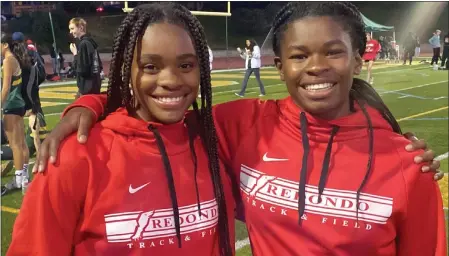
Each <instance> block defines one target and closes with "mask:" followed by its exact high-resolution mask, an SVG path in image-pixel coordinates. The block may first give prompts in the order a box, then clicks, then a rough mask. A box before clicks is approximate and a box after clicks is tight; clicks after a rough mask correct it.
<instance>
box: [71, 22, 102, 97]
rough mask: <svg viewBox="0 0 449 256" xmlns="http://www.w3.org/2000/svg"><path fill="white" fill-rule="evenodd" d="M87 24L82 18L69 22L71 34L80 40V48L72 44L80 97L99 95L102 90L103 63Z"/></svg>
mask: <svg viewBox="0 0 449 256" xmlns="http://www.w3.org/2000/svg"><path fill="white" fill-rule="evenodd" d="M86 28H87V23H86V21H85V20H84V19H82V18H73V19H71V20H70V22H69V30H70V34H72V36H73V37H74V38H78V39H79V40H80V42H79V44H78V46H76V45H75V44H73V43H72V44H70V51H71V52H72V53H73V55H74V60H73V62H74V63H73V64H74V66H75V69H76V82H77V86H78V90H79V91H78V96H80V95H86V94H98V93H100V89H101V78H100V73H101V61H100V56H99V54H98V51H97V48H98V45H97V43H96V42H95V41H94V40H93V39H92V38H91V37H89V36H88V35H86V33H87V32H86V31H87V30H86Z"/></svg>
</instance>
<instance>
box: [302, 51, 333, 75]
mask: <svg viewBox="0 0 449 256" xmlns="http://www.w3.org/2000/svg"><path fill="white" fill-rule="evenodd" d="M329 69H330V66H329V63H328V60H327V58H326V57H325V56H322V55H321V54H314V55H312V56H310V57H309V61H308V63H307V67H306V72H307V74H308V75H310V76H319V75H321V74H323V73H326V72H327V71H329Z"/></svg>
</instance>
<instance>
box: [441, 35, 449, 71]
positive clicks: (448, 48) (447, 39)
mask: <svg viewBox="0 0 449 256" xmlns="http://www.w3.org/2000/svg"><path fill="white" fill-rule="evenodd" d="M445 64H446V69H449V32H448V33H447V34H446V35H445V36H444V40H443V57H441V68H442V69H444V68H445V67H444V65H445Z"/></svg>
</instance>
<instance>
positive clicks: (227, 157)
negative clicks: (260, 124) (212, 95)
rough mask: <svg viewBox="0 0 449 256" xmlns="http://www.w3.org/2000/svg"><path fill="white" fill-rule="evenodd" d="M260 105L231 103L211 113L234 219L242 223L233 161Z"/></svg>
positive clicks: (251, 101)
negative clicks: (230, 189)
mask: <svg viewBox="0 0 449 256" xmlns="http://www.w3.org/2000/svg"><path fill="white" fill-rule="evenodd" d="M260 103H261V102H260V101H259V100H237V101H231V102H227V103H223V104H218V105H215V106H214V108H213V112H212V113H213V115H214V121H215V128H216V130H217V137H218V151H219V156H220V159H221V160H222V161H223V163H224V165H225V168H226V173H227V174H228V176H229V178H230V179H231V182H232V192H233V195H234V200H235V204H236V209H235V218H236V219H238V220H240V221H243V222H245V216H244V211H243V204H242V202H241V197H240V188H239V184H240V169H238V168H237V169H236V168H234V166H233V159H234V155H235V154H236V152H237V150H238V148H239V145H240V143H241V141H242V140H243V139H244V136H245V135H246V134H247V133H248V132H249V131H250V130H251V127H252V126H253V124H254V123H255V121H256V119H257V116H258V112H259V111H258V109H259V105H260Z"/></svg>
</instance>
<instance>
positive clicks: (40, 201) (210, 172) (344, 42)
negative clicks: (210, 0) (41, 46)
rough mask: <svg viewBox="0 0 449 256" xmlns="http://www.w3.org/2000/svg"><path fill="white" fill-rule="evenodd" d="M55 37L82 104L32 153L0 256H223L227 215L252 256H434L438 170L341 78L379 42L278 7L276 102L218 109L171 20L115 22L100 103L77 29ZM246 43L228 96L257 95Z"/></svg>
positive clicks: (190, 29)
mask: <svg viewBox="0 0 449 256" xmlns="http://www.w3.org/2000/svg"><path fill="white" fill-rule="evenodd" d="M69 29H70V33H71V34H72V35H73V36H74V37H76V38H78V39H80V43H79V45H71V47H70V48H71V51H72V53H73V54H74V56H75V60H76V62H75V63H76V64H75V66H76V70H77V76H80V77H79V78H77V85H78V88H79V94H80V97H79V98H78V99H77V100H76V101H75V103H73V104H72V105H71V106H69V107H68V108H67V109H66V111H65V112H64V114H63V117H62V119H61V121H60V123H59V124H58V125H57V126H56V127H55V128H54V129H53V131H52V132H51V133H50V134H48V135H47V137H46V139H45V140H44V141H43V142H42V143H41V145H40V147H39V149H38V154H37V158H36V164H35V165H34V168H33V172H34V173H36V175H35V177H34V179H33V181H32V182H31V185H30V187H29V188H28V191H27V193H26V194H25V196H24V200H23V204H22V207H21V210H20V213H19V215H18V217H17V219H16V221H15V224H14V230H13V235H12V242H11V244H10V247H9V249H8V252H7V255H8V256H9V255H11V256H12V255H34V254H39V255H144V254H151V255H153V254H154V255H176V254H183V255H198V256H211V255H220V256H231V255H235V246H234V244H235V243H234V242H235V230H234V227H235V226H234V219H235V218H237V219H240V220H242V221H244V222H245V223H246V225H247V227H248V235H249V238H250V241H251V248H252V251H253V253H254V254H255V255H268V256H272V255H273V256H274V255H325V254H332V255H380V254H385V255H437V256H442V255H447V246H446V234H445V230H444V228H443V227H444V212H443V207H442V198H441V194H440V191H439V188H438V185H437V183H436V182H435V181H434V180H435V179H440V178H441V175H438V177H436V176H434V175H433V174H432V173H430V172H428V171H429V170H435V169H437V168H438V167H439V162H438V161H434V160H433V157H434V156H433V154H432V152H430V151H428V150H427V148H426V145H425V143H423V142H422V141H418V140H417V139H416V138H414V137H413V136H411V137H408V136H404V135H403V133H402V131H401V128H400V127H399V124H398V122H397V120H396V119H395V117H394V116H393V115H392V113H391V111H390V110H389V108H388V107H387V106H386V105H385V104H384V102H383V101H382V99H381V97H380V96H379V94H378V93H377V92H376V91H375V90H374V89H373V87H372V86H371V84H370V82H371V83H372V79H371V76H370V75H371V74H369V77H368V79H367V81H365V80H362V79H358V78H355V77H354V76H356V75H359V74H360V72H361V71H362V69H363V66H364V63H368V64H367V66H368V69H369V70H371V69H370V66H372V63H373V62H374V60H375V56H376V55H377V53H378V52H379V49H380V45H379V43H378V42H377V41H374V40H373V39H372V38H371V34H370V33H366V31H365V27H364V23H363V19H362V17H361V15H360V12H359V11H358V9H357V8H356V7H355V6H354V5H353V4H352V3H349V2H318V3H313V2H289V3H287V4H286V5H285V6H284V7H283V8H282V9H281V10H280V11H279V13H278V14H277V15H276V17H275V18H274V21H273V23H272V29H273V31H274V32H273V33H274V34H273V35H274V36H273V45H272V46H273V52H274V53H275V56H276V57H275V58H274V63H275V66H276V69H277V70H278V71H279V74H280V78H281V80H282V81H283V82H284V83H285V86H286V88H287V91H288V94H289V95H288V96H287V97H286V98H284V99H279V100H263V101H262V100H259V99H244V100H236V101H232V102H227V103H223V104H218V105H215V106H212V98H213V95H212V86H211V69H212V66H211V60H210V53H209V49H210V48H209V47H208V43H207V38H206V35H205V33H204V29H203V27H202V25H201V23H200V22H199V20H198V19H197V18H196V17H195V16H194V15H192V14H191V12H190V11H189V10H188V9H186V8H185V7H183V6H182V5H179V4H177V3H173V2H161V3H151V4H143V5H139V6H138V7H136V8H134V9H133V11H132V12H131V13H129V14H128V15H127V16H126V17H125V18H124V20H123V21H122V23H121V25H120V27H119V28H118V30H117V33H116V35H115V38H114V44H113V45H114V47H113V52H112V61H111V65H110V71H109V80H108V88H107V93H106V94H99V89H98V84H97V83H98V81H99V76H98V73H99V70H100V66H101V64H99V63H98V58H97V57H96V56H98V53H97V51H96V44H95V43H94V42H93V41H92V40H91V39H89V38H88V37H87V36H86V24H85V22H83V20H82V19H72V20H71V21H70V23H69ZM154 38H157V39H158V40H154ZM1 42H2V55H3V57H4V58H5V59H4V62H3V66H2V72H3V75H2V79H3V83H2V85H3V88H2V104H3V103H4V101H3V98H4V97H5V99H6V98H7V100H6V105H5V110H7V111H6V114H5V115H4V116H6V115H9V116H8V119H5V121H8V125H9V126H7V127H13V126H14V125H17V129H22V130H21V132H22V135H23V133H24V131H23V128H19V127H18V126H19V125H18V121H17V120H18V119H19V118H20V116H21V115H22V114H23V113H24V110H23V109H24V108H25V107H24V106H25V104H24V103H23V102H19V101H20V92H18V91H17V90H20V85H21V84H22V81H23V79H22V78H23V77H22V74H23V70H24V68H23V67H25V65H24V64H25V62H24V61H26V60H27V59H26V58H25V59H22V58H20V56H25V55H23V54H19V52H17V49H18V48H16V47H17V46H18V43H16V42H14V41H13V40H12V39H9V38H8V36H7V35H5V37H3V35H2V41H1ZM167 45H170V50H167ZM22 46H23V47H24V46H25V45H24V44H22ZM22 46H20V47H22ZM246 46H247V47H246V49H245V50H241V49H238V51H239V53H240V55H241V57H242V58H243V59H245V68H246V72H245V79H244V82H243V85H242V90H241V92H240V93H239V94H238V95H237V96H243V95H244V93H245V88H246V83H247V81H248V78H249V77H250V75H251V74H252V73H254V74H255V76H256V79H257V80H258V82H259V86H260V91H261V92H260V93H261V96H264V95H265V91H264V87H263V84H262V81H261V79H260V72H259V68H260V54H261V53H260V48H259V47H258V46H257V44H256V43H255V42H253V41H251V40H248V41H247V42H246ZM21 49H24V48H21ZM83 54H88V55H89V56H91V57H90V58H89V61H86V58H87V57H86V55H83ZM81 56H84V57H81ZM22 62H24V63H22ZM32 64H33V62H30V64H29V65H32ZM86 65H90V69H87V68H86ZM5 86H6V87H8V89H7V90H4V89H5ZM9 88H11V89H9ZM4 95H5V96H4ZM198 95H200V96H201V104H200V105H199V104H198V103H197V99H196V98H197V97H198ZM2 107H3V105H2ZM190 107H192V110H189V108H190ZM19 110H20V112H19ZM8 111H9V112H8ZM4 112H5V111H4ZM235 113H238V114H237V115H236V114H235ZM11 116H14V117H11ZM16 116H17V117H16ZM22 118H23V115H22ZM94 122H97V123H96V124H94ZM22 124H23V119H22ZM13 130H14V129H13ZM76 131H78V134H77V135H72V133H73V132H76ZM6 132H7V137H8V139H10V138H11V140H13V141H14V139H15V138H16V137H14V136H13V135H14V134H11V129H8V130H7V131H6ZM14 132H15V134H18V133H19V131H14ZM87 136H88V137H89V139H87ZM17 137H19V136H17ZM22 137H23V136H22ZM14 143H15V144H14ZM21 143H23V142H22V141H20V142H19V141H14V142H13V144H14V145H15V146H14V147H19V146H21ZM410 143H412V144H410ZM14 150H15V148H13V153H14V152H15V151H14ZM19 155H20V154H19ZM14 157H15V156H14ZM19 158H20V159H24V158H25V157H24V156H23V157H22V156H19ZM21 161H22V162H24V160H21ZM47 161H49V162H47ZM22 162H19V160H17V165H16V166H15V167H16V169H17V167H18V166H19V169H20V168H22V166H23V168H25V165H24V164H23V163H22ZM423 171H424V173H422V172H423ZM41 173H44V174H45V175H43V174H41ZM22 175H25V174H22ZM423 205H425V206H426V207H423ZM43 232H45V233H44V234H43Z"/></svg>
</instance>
